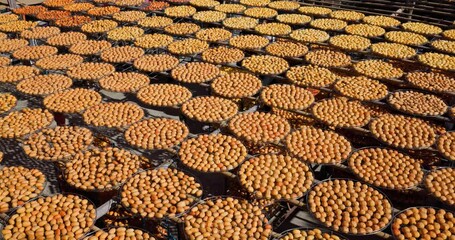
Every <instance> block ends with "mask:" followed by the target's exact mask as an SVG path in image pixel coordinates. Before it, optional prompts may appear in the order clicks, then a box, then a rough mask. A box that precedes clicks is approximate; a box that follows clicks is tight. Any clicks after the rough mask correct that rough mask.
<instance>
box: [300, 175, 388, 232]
mask: <svg viewBox="0 0 455 240" xmlns="http://www.w3.org/2000/svg"><path fill="white" fill-rule="evenodd" d="M334 180H345V181H353V182H359V181H357V180H354V179H349V178H332V179H326V180H323V181H320V182H319V183H317V184H314V185H313V186H312V187H311V189H310V190H309V191H308V193H310V192H311V191H313V190H314V188H315V187H316V186H318V185H319V184H321V183H323V182H328V181H334ZM362 184H365V185H367V186H369V187H370V188H372V189H374V190H375V191H377V192H379V193H380V194H382V195H383V196H384V199H386V200H387V202H388V203H389V204H390V207H391V209H392V212H391V213H390V214H391V219H390V221H389V222H388V223H387V224H386V225H385V226H384V227H382V228H381V229H379V230H377V231H373V232H370V233H367V234H360V233H359V234H353V233H343V234H344V235H348V236H368V235H373V234H376V233H379V232H382V231H384V230H385V229H387V228H388V227H389V225H390V224H391V223H392V221H393V205H392V201H391V200H390V198H389V197H388V196H387V195H386V194H384V193H383V192H382V191H380V190H378V189H377V188H375V187H373V186H371V185H369V184H366V183H362ZM308 200H309V194H307V195H306V203H307V204H308V203H309V201H308ZM308 212H309V213H310V216H311V217H312V218H313V219H315V220H316V221H317V222H318V223H319V224H320V225H321V226H324V227H327V228H329V229H330V227H329V226H327V225H326V224H324V223H323V222H321V221H319V220H318V219H317V218H316V216H315V215H314V213H313V212H312V211H311V210H310V209H309V211H308ZM335 232H338V231H335Z"/></svg>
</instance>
